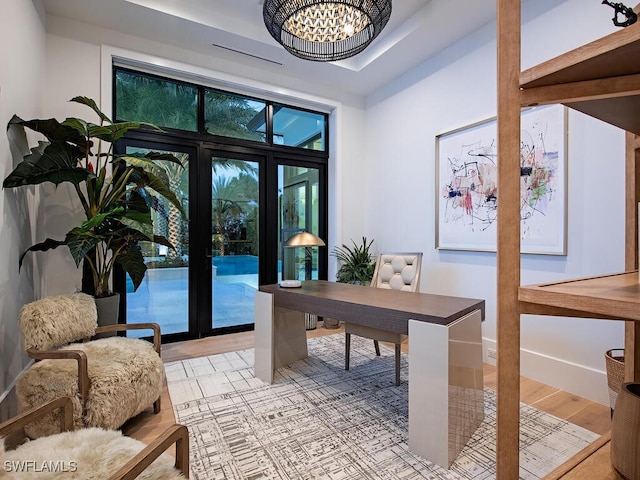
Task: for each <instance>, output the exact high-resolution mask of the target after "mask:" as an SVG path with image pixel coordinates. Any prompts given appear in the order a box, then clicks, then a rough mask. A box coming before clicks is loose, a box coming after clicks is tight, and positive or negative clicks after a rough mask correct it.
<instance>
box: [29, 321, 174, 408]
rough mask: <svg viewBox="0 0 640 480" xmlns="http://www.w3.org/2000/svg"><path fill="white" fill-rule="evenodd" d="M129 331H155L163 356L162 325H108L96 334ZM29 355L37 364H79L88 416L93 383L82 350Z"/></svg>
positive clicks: (156, 345) (156, 405)
mask: <svg viewBox="0 0 640 480" xmlns="http://www.w3.org/2000/svg"><path fill="white" fill-rule="evenodd" d="M127 330H153V348H154V350H155V351H156V353H157V354H158V356H160V355H161V348H162V346H161V335H160V325H158V324H157V323H134V324H118V325H107V326H103V327H97V328H96V331H95V334H96V335H97V334H100V333H111V332H122V331H127ZM90 340H91V339H90V338H86V339H84V340H83V341H84V342H87V341H90ZM27 354H28V355H29V357H31V358H33V359H34V360H35V361H36V362H38V361H40V360H45V359H50V360H59V359H71V360H75V361H77V362H78V392H79V393H80V400H81V404H82V416H83V418H84V416H85V414H86V402H87V398H88V396H89V386H90V385H91V382H90V380H89V370H88V364H87V355H86V354H85V352H83V351H82V350H57V349H56V350H36V349H29V350H27ZM160 398H161V397H158V399H157V400H156V401H155V402H153V411H154V413H159V412H160V408H161V404H160Z"/></svg>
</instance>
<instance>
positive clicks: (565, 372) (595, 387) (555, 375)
mask: <svg viewBox="0 0 640 480" xmlns="http://www.w3.org/2000/svg"><path fill="white" fill-rule="evenodd" d="M482 346H483V348H482V351H483V360H484V361H485V362H486V363H489V364H491V365H495V364H496V360H495V359H494V358H490V356H489V351H490V350H491V351H494V352H495V351H496V341H495V340H492V339H488V338H483V339H482ZM520 374H521V375H523V376H525V377H528V378H531V379H532V380H536V381H538V382H542V383H545V384H547V385H550V386H552V387H555V388H559V389H561V390H564V391H566V392H570V393H573V394H574V395H578V396H580V397H583V398H586V399H588V400H592V401H594V402H597V403H601V404H602V405H606V406H607V407H608V406H609V389H608V387H607V373H606V372H605V371H604V370H596V369H593V368H590V367H585V366H584V365H579V364H576V363H572V362H567V361H565V360H562V359H559V358H554V357H551V356H548V355H544V354H541V353H539V352H534V351H531V350H527V349H524V348H522V349H520Z"/></svg>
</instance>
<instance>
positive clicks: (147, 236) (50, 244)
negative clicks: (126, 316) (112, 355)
mask: <svg viewBox="0 0 640 480" xmlns="http://www.w3.org/2000/svg"><path fill="white" fill-rule="evenodd" d="M71 101H72V102H76V103H80V104H84V105H86V106H88V107H89V108H91V109H92V110H93V111H94V112H95V113H96V114H97V116H98V119H99V123H98V124H95V123H92V122H89V121H86V120H82V119H79V118H67V119H66V120H64V121H63V122H58V121H57V120H56V119H53V118H51V119H46V120H22V119H21V118H20V117H18V116H15V115H14V116H13V118H12V119H11V120H10V122H9V125H8V126H7V129H9V128H23V129H24V128H29V129H31V130H33V131H35V132H38V133H40V134H42V135H44V136H45V137H46V141H39V142H38V145H37V146H34V147H32V148H31V151H30V153H29V154H27V155H25V156H24V158H23V160H22V161H21V162H20V163H19V164H18V165H17V166H16V168H15V169H14V170H13V171H12V172H11V173H10V174H9V175H8V176H7V177H6V178H5V179H4V182H3V187H4V188H14V187H21V186H25V185H37V184H40V183H45V182H51V183H53V184H55V185H56V186H57V185H59V184H61V183H65V182H68V183H71V184H72V185H73V188H74V189H75V192H76V193H77V196H78V201H79V202H80V205H81V206H82V209H83V211H84V216H85V218H84V219H83V220H82V221H81V222H80V224H79V225H77V226H75V227H73V228H72V229H71V230H69V232H67V234H66V235H65V238H64V239H61V240H56V239H52V238H47V239H45V240H44V241H42V242H39V243H36V244H35V245H32V246H31V247H29V248H28V249H27V250H26V251H25V252H24V253H22V255H21V256H20V259H19V266H20V267H21V266H22V262H23V260H24V256H25V255H26V254H27V253H28V252H34V251H47V250H50V249H55V248H57V247H61V246H66V247H67V248H68V249H69V252H70V253H71V256H72V257H73V259H74V261H75V263H76V265H77V266H78V267H79V266H80V265H81V263H82V262H83V261H84V274H85V276H86V275H87V274H88V272H90V275H89V277H90V278H88V279H86V278H85V279H83V285H85V286H86V285H92V289H91V291H88V292H87V293H90V294H93V296H94V297H96V298H97V299H98V298H102V297H108V296H111V295H113V292H112V290H111V288H110V285H109V281H110V278H111V274H112V272H113V269H114V267H115V265H116V264H117V265H119V266H120V267H122V269H123V270H124V271H125V272H126V273H127V274H129V277H130V278H131V281H132V283H133V289H134V291H135V290H136V289H137V288H138V286H139V285H140V283H141V282H142V279H143V278H144V276H145V272H146V270H147V266H146V264H145V262H144V257H143V255H142V252H141V249H140V242H155V243H157V244H160V245H166V246H167V247H169V248H173V245H171V243H170V242H169V241H168V240H167V239H166V238H165V237H163V236H159V235H155V234H154V233H153V217H152V210H153V209H158V208H162V202H161V201H160V199H161V198H164V199H166V200H168V201H169V202H170V203H171V204H173V205H174V206H175V207H176V208H177V209H178V210H179V211H180V213H181V214H182V215H185V212H184V209H183V207H182V205H181V204H180V202H179V201H178V199H177V197H176V195H175V194H174V192H172V191H171V190H170V188H169V180H168V177H167V175H166V170H165V169H164V168H162V164H161V162H173V163H178V164H180V161H179V160H178V159H177V158H176V157H174V156H173V155H169V154H164V153H157V152H150V153H147V154H145V155H141V154H124V155H119V154H115V153H114V151H113V146H114V142H116V141H117V140H118V139H120V138H122V136H123V135H125V133H127V132H128V131H130V130H134V129H139V128H143V127H148V128H155V129H157V128H158V127H155V126H154V125H149V124H142V123H138V122H122V123H113V122H112V121H111V120H109V118H108V117H107V116H106V115H105V114H104V113H102V111H100V109H99V108H98V106H97V105H96V103H95V102H94V101H93V100H92V99H90V98H87V97H75V98H73V99H71ZM87 280H89V281H87Z"/></svg>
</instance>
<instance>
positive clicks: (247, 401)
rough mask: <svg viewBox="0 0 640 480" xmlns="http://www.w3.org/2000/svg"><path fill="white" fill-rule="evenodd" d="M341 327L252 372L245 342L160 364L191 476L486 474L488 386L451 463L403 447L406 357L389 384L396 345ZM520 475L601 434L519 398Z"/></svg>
mask: <svg viewBox="0 0 640 480" xmlns="http://www.w3.org/2000/svg"><path fill="white" fill-rule="evenodd" d="M381 347H382V348H381V350H382V356H381V357H376V356H375V352H374V349H373V342H372V341H370V340H365V339H362V338H359V337H352V343H351V349H352V353H351V370H350V371H348V372H346V371H345V370H344V335H328V336H324V337H318V338H314V339H311V340H309V357H308V358H307V359H306V360H303V361H300V362H296V363H295V364H293V365H290V366H288V367H285V368H281V369H279V370H278V372H277V374H276V377H275V382H274V384H273V385H267V384H265V383H263V382H262V381H261V380H258V379H256V378H254V376H253V349H250V350H243V351H239V352H232V353H224V354H218V355H211V356H209V357H201V358H195V359H190V360H184V361H179V362H172V363H168V364H166V373H167V381H168V386H169V394H170V396H171V401H172V404H173V408H174V412H175V415H176V421H177V422H179V423H182V424H184V425H187V427H188V428H189V436H190V442H191V445H190V447H191V473H192V478H193V479H196V480H204V479H206V480H213V479H215V480H236V479H237V480H239V479H250V480H259V479H282V480H285V479H286V480H294V479H296V480H297V479H300V480H302V479H305V480H306V479H330V480H357V479H384V480H395V479H397V480H414V479H467V478H468V479H475V480H482V479H493V478H495V476H496V473H495V463H496V462H495V420H496V402H495V393H494V392H493V391H492V390H490V389H485V413H486V418H485V421H484V422H483V423H482V425H481V426H480V428H479V429H478V430H477V431H476V433H475V434H474V435H473V437H472V438H471V440H470V441H469V443H468V445H467V446H466V447H465V448H464V449H463V451H462V452H461V454H460V455H459V457H458V458H457V460H456V461H455V462H454V464H453V465H452V466H451V468H450V469H448V470H447V469H445V468H442V467H440V466H438V465H435V464H433V463H431V462H429V461H427V460H425V459H423V458H421V457H419V456H417V455H414V454H413V453H411V452H410V451H409V448H408V445H407V438H408V430H407V429H408V422H407V412H408V409H407V389H408V385H407V376H408V370H407V368H408V367H407V363H406V361H407V356H406V355H403V364H402V375H403V377H402V380H403V382H402V385H401V386H399V387H396V386H394V363H393V351H392V350H391V349H387V348H384V347H383V346H381ZM520 422H521V428H520V478H523V479H535V478H542V477H543V476H545V475H546V474H547V473H549V472H550V471H552V470H553V469H554V468H555V467H557V466H558V465H560V464H562V463H563V462H564V461H565V460H567V459H568V458H569V457H571V456H573V455H574V454H575V453H577V452H578V451H579V450H581V449H582V448H584V447H585V446H587V445H588V444H589V443H591V442H593V441H594V440H595V439H596V438H598V435H597V434H595V433H592V432H590V431H588V430H585V429H584V428H581V427H578V426H576V425H573V424H571V423H568V422H566V421H564V420H560V419H558V418H556V417H554V416H552V415H549V414H547V413H545V412H542V411H541V410H537V409H535V408H532V407H529V406H527V405H524V404H522V405H521V413H520Z"/></svg>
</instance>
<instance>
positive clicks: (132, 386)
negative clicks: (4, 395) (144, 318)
mask: <svg viewBox="0 0 640 480" xmlns="http://www.w3.org/2000/svg"><path fill="white" fill-rule="evenodd" d="M61 350H83V351H84V352H85V353H86V355H87V363H88V370H89V380H90V382H91V386H90V388H89V395H88V400H87V403H86V413H85V416H84V418H83V417H82V407H81V402H80V394H79V392H78V380H77V379H78V363H77V362H76V361H75V360H42V361H40V362H37V363H35V364H34V365H32V366H31V367H30V368H29V369H28V370H27V371H26V372H25V373H24V374H23V375H22V376H21V377H20V378H19V379H18V382H17V385H16V392H17V396H18V407H19V409H20V411H24V410H26V409H27V408H29V407H34V406H37V405H41V404H43V403H45V402H47V401H49V400H53V399H54V398H57V397H62V396H69V397H71V398H72V400H73V407H74V424H75V428H82V427H83V426H91V427H101V428H107V429H116V428H119V427H120V426H121V425H122V424H123V423H124V422H125V421H127V420H128V419H129V418H131V417H133V416H135V415H137V414H139V413H140V412H142V411H143V410H145V409H146V408H148V407H150V406H151V405H152V404H153V402H155V401H156V400H157V399H158V398H159V397H160V394H161V393H162V382H163V380H164V366H163V364H162V360H161V359H160V356H159V355H158V354H157V353H156V351H155V350H154V349H153V345H152V344H151V343H149V342H147V341H145V340H139V339H134V338H126V337H109V338H103V339H100V340H93V341H90V342H86V343H74V344H71V345H68V346H66V347H63V348H62V349H61ZM58 417H59V414H58V412H55V413H50V414H47V415H45V416H44V417H43V418H42V420H40V421H38V422H34V423H32V424H30V425H29V426H27V427H26V428H25V432H26V433H27V435H29V436H30V437H31V438H38V437H41V436H44V435H51V434H52V433H55V432H57V431H59V427H58V426H59V424H60V423H59V420H58Z"/></svg>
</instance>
